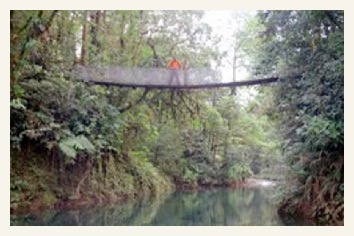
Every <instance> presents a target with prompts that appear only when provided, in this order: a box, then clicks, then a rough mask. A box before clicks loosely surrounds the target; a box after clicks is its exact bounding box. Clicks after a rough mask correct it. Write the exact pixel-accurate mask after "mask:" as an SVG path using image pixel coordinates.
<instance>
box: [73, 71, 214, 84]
mask: <svg viewBox="0 0 354 236" xmlns="http://www.w3.org/2000/svg"><path fill="white" fill-rule="evenodd" d="M172 73H173V72H171V71H170V70H168V69H167V68H166V69H165V68H142V67H136V68H125V67H120V66H103V67H102V66H101V67H98V66H78V67H76V68H75V69H74V72H73V74H74V77H75V78H77V79H79V80H82V81H86V82H108V83H112V84H114V83H116V84H129V85H134V84H135V85H162V86H164V85H166V86H168V85H173V86H178V84H177V81H176V78H173V80H172V82H171V76H172ZM178 79H179V82H180V85H181V86H186V85H187V86H188V85H205V84H212V83H218V82H221V76H220V75H219V74H218V73H217V72H216V71H215V70H211V69H207V68H191V69H189V70H188V71H184V70H182V69H181V70H179V71H178Z"/></svg>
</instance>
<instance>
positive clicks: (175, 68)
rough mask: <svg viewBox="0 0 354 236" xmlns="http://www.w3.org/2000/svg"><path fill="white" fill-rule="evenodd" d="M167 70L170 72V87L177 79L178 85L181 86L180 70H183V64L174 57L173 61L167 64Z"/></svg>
mask: <svg viewBox="0 0 354 236" xmlns="http://www.w3.org/2000/svg"><path fill="white" fill-rule="evenodd" d="M167 68H168V69H169V70H170V81H169V85H172V82H173V80H174V79H176V84H177V85H181V82H180V81H179V70H180V69H181V68H182V63H181V62H180V61H179V60H177V59H176V57H173V58H172V60H171V61H170V62H169V63H168V64H167Z"/></svg>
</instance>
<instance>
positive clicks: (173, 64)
mask: <svg viewBox="0 0 354 236" xmlns="http://www.w3.org/2000/svg"><path fill="white" fill-rule="evenodd" d="M167 67H168V68H169V69H174V70H177V69H179V68H181V67H182V64H181V62H179V61H178V60H172V61H170V62H169V63H168V65H167Z"/></svg>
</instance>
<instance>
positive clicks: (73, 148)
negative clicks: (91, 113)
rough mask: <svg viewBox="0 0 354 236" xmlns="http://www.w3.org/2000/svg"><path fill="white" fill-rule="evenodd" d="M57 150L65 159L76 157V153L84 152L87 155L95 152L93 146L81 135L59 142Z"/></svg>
mask: <svg viewBox="0 0 354 236" xmlns="http://www.w3.org/2000/svg"><path fill="white" fill-rule="evenodd" d="M59 148H60V150H61V151H62V152H63V153H64V154H65V155H66V156H67V157H70V158H72V159H74V158H75V157H76V155H77V151H85V152H87V153H88V154H94V153H95V151H96V149H95V147H94V146H93V144H92V143H91V142H90V141H89V140H88V139H87V138H86V137H85V136H83V135H80V136H75V137H69V138H67V139H64V140H62V141H60V143H59Z"/></svg>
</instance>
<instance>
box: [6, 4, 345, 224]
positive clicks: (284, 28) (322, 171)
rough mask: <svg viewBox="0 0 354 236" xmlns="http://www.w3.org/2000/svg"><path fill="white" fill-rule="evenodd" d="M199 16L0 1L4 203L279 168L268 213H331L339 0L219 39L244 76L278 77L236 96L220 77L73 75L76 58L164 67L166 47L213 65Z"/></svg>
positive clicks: (24, 207)
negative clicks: (6, 106) (196, 84)
mask: <svg viewBox="0 0 354 236" xmlns="http://www.w3.org/2000/svg"><path fill="white" fill-rule="evenodd" d="M202 17H203V11H102V10H97V11H42V10H39V11H11V12H10V30H11V38H10V40H11V54H10V72H11V94H10V96H11V101H10V112H11V127H10V135H11V140H10V145H11V172H10V174H11V210H12V211H13V212H17V211H28V210H36V209H38V208H42V207H49V208H52V207H60V206H63V205H65V206H66V205H80V204H90V203H100V202H106V201H118V200H121V199H126V198H131V197H136V196H140V195H159V193H162V192H170V191H173V190H174V189H176V188H177V189H196V188H200V187H212V186H232V185H234V184H237V183H239V182H240V181H241V182H242V181H244V180H246V179H247V178H249V177H251V176H256V177H262V178H268V179H278V180H279V179H281V178H282V177H287V183H286V184H285V185H284V186H283V188H284V196H285V200H284V201H283V202H282V205H281V207H280V209H279V213H280V214H282V215H284V217H285V216H298V217H299V216H300V217H301V218H307V219H315V220H316V221H317V222H318V223H319V224H320V223H322V224H343V211H344V179H343V172H344V167H343V166H344V150H343V149H344V137H343V136H344V92H343V87H344V71H343V67H344V65H343V64H344V63H343V62H344V27H343V24H344V14H343V12H341V11H264V12H258V14H257V15H255V16H252V17H250V19H249V20H248V21H247V27H246V28H245V29H242V30H239V31H237V32H236V33H235V37H236V36H237V37H239V38H241V40H240V42H239V44H235V45H232V46H231V47H233V48H232V50H230V51H235V52H237V53H238V55H244V56H243V58H244V59H247V61H248V63H246V64H247V65H245V66H246V67H247V69H249V70H250V71H252V74H253V75H269V74H276V75H277V76H279V78H280V82H278V83H277V85H275V86H268V87H265V88H257V91H258V93H257V95H256V97H255V98H254V99H253V100H252V101H250V102H248V103H243V102H241V101H240V99H239V97H238V96H237V94H238V93H237V92H235V91H234V90H233V91H231V93H230V89H218V90H206V91H203V90H200V91H197V90H195V91H193V90H190V91H181V90H170V91H168V90H161V91H158V90H148V89H131V88H117V87H104V86H97V85H93V84H90V83H83V82H80V81H78V80H76V78H75V76H74V75H73V73H72V71H73V70H74V68H75V67H76V66H78V65H81V66H85V65H95V66H100V65H102V66H103V65H119V66H124V67H147V68H151V67H157V68H159V67H166V63H167V62H168V60H169V59H170V58H171V56H172V55H175V56H176V57H178V58H188V59H189V61H190V64H191V65H192V66H193V67H196V68H197V67H207V68H212V65H213V66H216V67H218V66H220V65H221V63H222V59H223V58H224V57H225V53H223V52H220V51H218V47H217V45H218V44H219V42H220V36H218V35H216V34H215V33H214V32H213V31H212V28H211V27H210V26H209V25H207V24H206V23H204V22H203V21H202ZM238 60H240V59H238ZM235 61H236V59H235ZM285 162H286V164H287V167H285V165H284V164H285ZM285 172H286V173H287V174H285Z"/></svg>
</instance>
